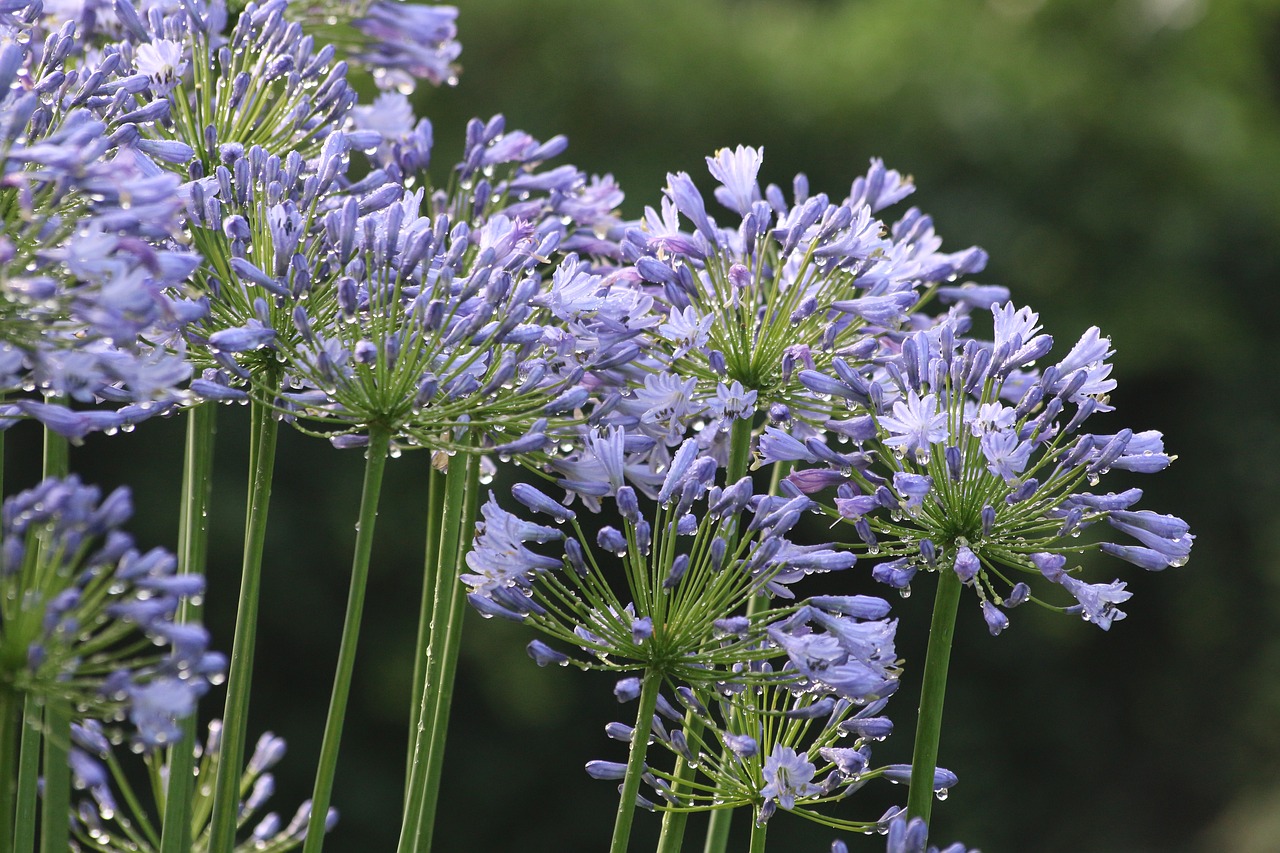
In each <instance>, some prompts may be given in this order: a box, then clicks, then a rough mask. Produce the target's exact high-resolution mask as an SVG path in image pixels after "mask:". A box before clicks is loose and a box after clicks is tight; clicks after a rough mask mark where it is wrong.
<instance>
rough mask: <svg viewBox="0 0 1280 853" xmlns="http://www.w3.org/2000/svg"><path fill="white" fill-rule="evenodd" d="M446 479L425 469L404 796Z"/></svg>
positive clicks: (419, 713)
mask: <svg viewBox="0 0 1280 853" xmlns="http://www.w3.org/2000/svg"><path fill="white" fill-rule="evenodd" d="M445 482H446V477H445V475H444V472H443V471H437V470H436V467H435V466H434V465H429V466H428V467H427V544H426V548H425V556H424V559H423V566H422V603H421V604H420V605H419V607H418V640H417V643H416V645H415V646H414V649H415V651H414V656H413V688H412V690H411V692H410V693H409V699H410V701H409V748H408V749H407V750H405V768H404V778H405V795H406V796H407V795H408V792H409V785H408V780H409V776H410V775H411V774H412V772H413V752H414V744H415V743H416V742H417V739H418V721H419V719H420V718H421V716H422V688H423V685H424V684H426V681H427V649H428V647H429V646H430V643H431V609H432V607H433V606H434V605H435V600H436V574H437V572H436V570H437V568H438V567H439V565H440V526H441V523H442V522H443V520H444V492H445Z"/></svg>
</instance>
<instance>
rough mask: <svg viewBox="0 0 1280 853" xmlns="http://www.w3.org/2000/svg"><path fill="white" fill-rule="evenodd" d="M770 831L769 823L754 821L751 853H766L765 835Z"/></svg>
mask: <svg viewBox="0 0 1280 853" xmlns="http://www.w3.org/2000/svg"><path fill="white" fill-rule="evenodd" d="M768 831H769V825H768V824H767V823H761V822H760V821H753V822H752V824H751V847H750V848H749V853H764V839H765V833H766V832H768Z"/></svg>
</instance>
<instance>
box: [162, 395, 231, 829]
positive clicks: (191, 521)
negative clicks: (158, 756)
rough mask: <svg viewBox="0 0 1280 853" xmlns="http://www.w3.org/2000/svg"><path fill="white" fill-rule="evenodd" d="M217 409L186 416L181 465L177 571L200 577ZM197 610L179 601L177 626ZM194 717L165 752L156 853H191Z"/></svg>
mask: <svg viewBox="0 0 1280 853" xmlns="http://www.w3.org/2000/svg"><path fill="white" fill-rule="evenodd" d="M216 414H217V408H216V407H215V406H214V405H213V404H211V403H206V404H204V405H201V406H196V407H195V408H193V409H191V410H189V411H188V412H187V443H186V447H185V450H184V452H183V459H182V505H181V509H180V512H181V517H180V519H179V522H178V571H179V572H180V573H181V574H184V575H185V574H193V575H203V574H204V571H205V565H206V562H207V557H208V541H209V518H208V516H209V497H210V493H211V491H212V473H213V440H214V433H215V431H216V427H215V424H216ZM199 610H200V608H199V606H198V605H195V604H193V603H192V602H191V601H190V600H189V599H184V600H183V602H182V605H181V606H180V607H179V608H178V614H177V621H178V622H179V623H180V624H185V623H187V622H190V621H192V620H193V619H196V618H198V615H199ZM195 738H196V715H195V714H192V715H191V716H189V717H187V718H186V719H185V720H183V721H182V737H181V739H180V740H179V741H178V742H177V743H176V744H175V745H173V746H171V747H169V750H168V753H169V755H168V762H167V764H168V768H169V780H168V783H167V787H166V789H165V794H164V814H163V817H162V819H163V826H162V829H161V836H160V853H185V851H189V850H190V849H191V833H192V826H191V794H192V788H194V787H195V761H196V759H195V751H194V748H193V747H194V745H195Z"/></svg>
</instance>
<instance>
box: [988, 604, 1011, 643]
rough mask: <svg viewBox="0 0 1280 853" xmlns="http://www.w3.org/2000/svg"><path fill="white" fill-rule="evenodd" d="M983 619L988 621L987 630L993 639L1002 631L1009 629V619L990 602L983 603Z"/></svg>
mask: <svg viewBox="0 0 1280 853" xmlns="http://www.w3.org/2000/svg"><path fill="white" fill-rule="evenodd" d="M982 618H983V619H985V620H986V622H987V630H988V631H990V632H991V636H993V637H995V636H999V634H1000V632H1001V631H1003V630H1004V629H1005V628H1008V627H1009V617H1008V616H1005V615H1004V613H1002V612H1001V611H1000V608H998V607H996V606H995V605H994V604H992V603H991V602H990V601H984V602H982Z"/></svg>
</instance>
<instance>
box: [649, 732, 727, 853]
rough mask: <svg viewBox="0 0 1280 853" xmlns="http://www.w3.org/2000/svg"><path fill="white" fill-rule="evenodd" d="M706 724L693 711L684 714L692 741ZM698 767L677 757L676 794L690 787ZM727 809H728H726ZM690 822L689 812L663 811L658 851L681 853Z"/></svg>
mask: <svg viewBox="0 0 1280 853" xmlns="http://www.w3.org/2000/svg"><path fill="white" fill-rule="evenodd" d="M703 728H704V726H703V724H702V720H700V719H698V717H697V716H695V715H694V713H693V712H692V711H689V712H688V713H686V714H685V716H684V729H685V736H686V737H687V738H688V739H689V742H690V743H696V742H697V741H698V739H699V738H701V737H702V730H703ZM697 772H698V771H697V768H696V767H690V766H689V763H688V762H687V761H685V760H684V758H678V759H676V769H675V773H674V774H673V779H672V782H671V789H672V791H673V793H675V794H676V796H679V794H680V792H682V791H683V790H685V789H686V788H688V786H689V783H690V782H692V781H693V778H694V776H695V775H697ZM725 811H727V809H726V810H725ZM688 822H689V812H684V811H680V812H672V811H669V812H663V815H662V832H661V833H660V834H659V835H658V847H657V853H680V848H681V846H682V845H683V844H684V829H685V825H686V824H688Z"/></svg>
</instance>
